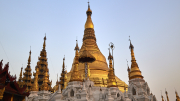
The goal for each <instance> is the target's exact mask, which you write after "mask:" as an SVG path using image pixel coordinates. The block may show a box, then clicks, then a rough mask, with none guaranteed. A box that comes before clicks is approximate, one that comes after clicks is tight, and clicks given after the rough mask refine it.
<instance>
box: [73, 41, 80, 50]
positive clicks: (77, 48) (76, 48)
mask: <svg viewBox="0 0 180 101" xmlns="http://www.w3.org/2000/svg"><path fill="white" fill-rule="evenodd" d="M74 50H79V47H78V40H76V47H75V48H74Z"/></svg>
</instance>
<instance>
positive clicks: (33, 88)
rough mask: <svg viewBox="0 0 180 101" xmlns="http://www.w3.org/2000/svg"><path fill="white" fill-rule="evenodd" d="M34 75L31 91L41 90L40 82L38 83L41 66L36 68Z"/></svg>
mask: <svg viewBox="0 0 180 101" xmlns="http://www.w3.org/2000/svg"><path fill="white" fill-rule="evenodd" d="M33 74H34V75H35V76H34V83H33V85H32V89H31V91H39V84H38V74H39V68H36V73H33Z"/></svg>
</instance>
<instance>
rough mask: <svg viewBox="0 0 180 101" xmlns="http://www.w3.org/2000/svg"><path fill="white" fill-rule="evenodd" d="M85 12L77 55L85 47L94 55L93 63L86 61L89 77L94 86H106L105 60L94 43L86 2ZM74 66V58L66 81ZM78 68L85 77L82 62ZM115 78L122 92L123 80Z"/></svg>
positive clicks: (92, 27) (106, 71)
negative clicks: (80, 44)
mask: <svg viewBox="0 0 180 101" xmlns="http://www.w3.org/2000/svg"><path fill="white" fill-rule="evenodd" d="M86 14H87V20H86V23H85V30H84V37H83V44H82V46H81V49H80V51H79V56H81V54H82V53H83V51H84V50H85V49H87V50H88V52H90V54H91V55H93V56H94V57H95V61H94V62H93V63H88V66H89V70H90V74H89V75H90V77H89V79H90V80H92V81H93V82H94V83H95V86H103V87H107V79H108V76H107V75H108V71H109V68H108V65H107V62H106V58H105V57H104V55H103V54H102V53H101V51H100V50H99V48H98V46H97V44H96V37H95V31H94V25H93V22H92V20H91V14H92V11H91V9H90V6H89V4H88V10H87V11H86ZM74 68H75V58H74V61H73V65H72V68H71V71H70V72H69V73H68V75H67V79H68V82H69V81H70V78H71V73H72V72H73V71H74ZM78 70H79V72H80V74H81V77H82V79H84V78H85V76H84V75H85V73H84V70H85V65H84V64H83V63H79V67H78ZM115 78H116V82H117V86H118V88H119V89H120V90H121V91H122V92H124V86H127V85H124V82H123V81H121V80H120V79H119V78H118V77H115Z"/></svg>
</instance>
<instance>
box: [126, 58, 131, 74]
mask: <svg viewBox="0 0 180 101" xmlns="http://www.w3.org/2000/svg"><path fill="white" fill-rule="evenodd" d="M126 61H127V67H128V68H127V71H128V72H130V68H129V65H128V60H127V59H126Z"/></svg>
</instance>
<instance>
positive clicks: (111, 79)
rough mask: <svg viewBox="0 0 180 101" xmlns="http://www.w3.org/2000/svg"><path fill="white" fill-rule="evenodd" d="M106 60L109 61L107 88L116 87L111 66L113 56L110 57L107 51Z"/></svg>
mask: <svg viewBox="0 0 180 101" xmlns="http://www.w3.org/2000/svg"><path fill="white" fill-rule="evenodd" d="M108 60H109V73H108V82H107V83H108V87H117V84H116V79H115V74H114V68H113V66H112V60H113V56H112V55H111V53H110V50H109V56H108Z"/></svg>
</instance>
